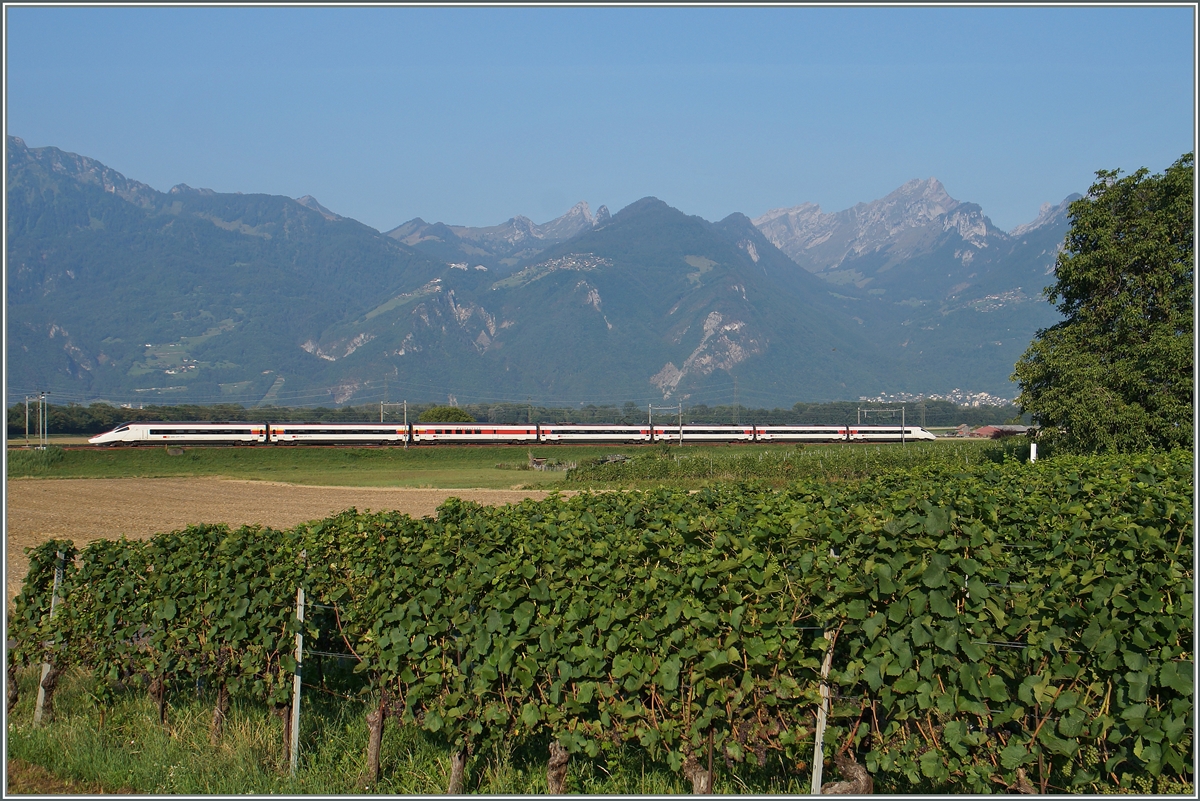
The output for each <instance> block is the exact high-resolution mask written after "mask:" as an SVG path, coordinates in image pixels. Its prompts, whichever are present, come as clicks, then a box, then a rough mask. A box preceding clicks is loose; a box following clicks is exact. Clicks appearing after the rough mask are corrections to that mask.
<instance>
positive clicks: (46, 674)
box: [33, 551, 66, 726]
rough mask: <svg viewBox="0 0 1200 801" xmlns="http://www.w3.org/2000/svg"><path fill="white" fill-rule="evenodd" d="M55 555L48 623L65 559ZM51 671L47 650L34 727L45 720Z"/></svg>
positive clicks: (56, 604)
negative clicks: (56, 558) (56, 557)
mask: <svg viewBox="0 0 1200 801" xmlns="http://www.w3.org/2000/svg"><path fill="white" fill-rule="evenodd" d="M56 555H57V556H58V560H57V561H56V562H55V565H54V589H53V590H52V591H51V592H50V622H53V621H54V610H55V608H57V606H58V588H59V587H60V586H61V585H62V576H63V561H64V560H65V559H66V555H65V554H63V552H62V551H58V552H57V554H56ZM51 670H52V668H51V665H50V654H49V649H47V653H46V655H45V657H44V658H43V661H42V678H41V681H39V682H38V694H37V706H35V707H34V710H33V725H34V726H41V725H42V721H43V720H44V718H45V711H46V688H47V686H53V684H52V683H51V682H48V681H47V679H49V678H50V671H51Z"/></svg>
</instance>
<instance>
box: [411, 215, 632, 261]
mask: <svg viewBox="0 0 1200 801" xmlns="http://www.w3.org/2000/svg"><path fill="white" fill-rule="evenodd" d="M608 219H609V213H608V207H607V206H601V207H600V208H599V209H597V210H596V214H595V216H593V215H592V210H591V208H590V207H589V206H588V204H587V201H580V202H579V203H576V204H575V205H574V206H573V207H572V208H571V210H570V211H568V212H567V213H566V214H564V215H563V216H561V217H559V218H557V219H554V220H551V221H550V222H548V223H543V224H542V225H537V224H536V223H534V222H533V220H530V219H529V218H528V217H522V216H520V215H518V216H516V217H513V218H512V219H510V220H509V221H508V222H505V223H501V224H500V225H493V226H489V227H486V228H471V227H469V226H463V225H446V224H444V223H432V224H430V223H427V222H425V221H424V220H422V219H421V218H420V217H418V218H416V219H414V220H409V221H408V222H406V223H404V224H403V225H399V226H397V227H395V228H393V229H392V230H390V231H388V232H387V235H388V236H390V237H392V238H393V239H397V240H399V241H400V242H403V243H404V244H406V245H410V246H412V247H415V248H417V249H418V250H421V251H424V252H425V253H428V254H429V255H431V256H434V257H436V258H439V259H443V260H445V261H447V262H450V263H462V264H466V265H468V266H470V267H474V266H475V265H482V266H484V267H487V268H488V269H490V270H499V271H500V272H507V271H508V270H510V269H511V268H512V267H513V266H514V265H516V264H517V263H518V262H520V261H521V260H523V259H528V258H530V257H532V256H534V255H536V254H538V253H540V252H541V251H543V250H545V249H546V248H548V247H550V246H552V245H556V244H558V243H559V242H565V241H566V240H568V239H570V238H571V237H573V236H577V235H578V234H580V233H583V232H584V231H589V230H591V229H592V228H595V227H597V226H600V225H603V224H604V223H605V222H607V221H608Z"/></svg>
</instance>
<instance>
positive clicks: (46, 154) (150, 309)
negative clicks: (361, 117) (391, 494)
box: [6, 136, 1074, 405]
mask: <svg viewBox="0 0 1200 801" xmlns="http://www.w3.org/2000/svg"><path fill="white" fill-rule="evenodd" d="M7 160H8V185H7V198H8V203H7V208H8V211H7V224H8V271H7V275H6V289H7V303H8V308H7V312H8V314H7V353H6V360H7V369H8V382H9V387H10V399H9V400H10V401H11V400H12V397H11V396H12V393H13V392H14V391H15V392H17V393H18V394H19V393H21V392H33V391H38V390H43V389H46V390H49V391H50V392H51V393H52V397H55V396H57V397H59V398H63V397H66V398H78V399H108V400H114V401H123V402H130V401H136V400H141V399H144V400H145V401H146V402H173V403H179V402H215V401H221V400H224V401H235V402H244V403H247V404H252V403H280V404H288V405H317V404H324V405H328V404H330V403H334V404H342V403H362V402H370V401H378V400H383V399H385V397H386V398H387V399H390V400H396V399H400V398H406V399H408V400H411V401H434V400H436V401H446V400H448V399H449V400H454V399H455V398H456V397H458V396H461V397H462V398H463V399H464V401H465V400H467V399H470V400H472V401H477V400H479V399H495V400H500V399H523V398H526V397H529V398H533V399H536V400H538V401H540V402H549V403H554V402H564V403H565V402H581V401H588V400H591V401H595V402H601V401H618V402H619V401H624V400H637V401H639V402H641V403H644V402H646V401H647V400H654V402H659V403H663V402H671V403H673V402H675V401H677V400H678V401H683V402H685V403H687V402H706V403H712V402H714V401H717V402H728V401H730V400H732V398H733V393H739V392H740V396H739V400H740V401H741V402H742V403H743V404H744V405H791V404H792V403H794V402H796V401H822V400H836V399H854V398H857V397H859V396H862V395H871V394H878V393H881V392H945V391H948V390H950V389H953V388H963V389H972V390H975V391H986V392H990V393H993V394H996V395H1000V396H1007V397H1011V396H1012V395H1013V394H1014V393H1013V388H1012V386H1011V385H1010V383H1009V380H1008V379H1009V375H1010V374H1011V372H1012V367H1013V364H1014V363H1015V361H1016V359H1017V358H1018V357H1019V356H1020V354H1021V353H1022V352H1023V351H1024V350H1025V348H1026V347H1027V346H1028V344H1029V341H1030V339H1031V338H1032V337H1033V335H1034V333H1035V332H1036V331H1037V330H1038V329H1039V328H1042V327H1045V326H1047V325H1050V324H1052V323H1053V322H1055V321H1056V320H1057V313H1056V312H1055V310H1054V309H1053V307H1051V306H1050V304H1049V303H1047V302H1046V301H1045V300H1044V299H1043V298H1042V297H1041V289H1042V287H1043V286H1045V285H1047V284H1049V283H1051V281H1052V280H1053V279H1052V272H1053V265H1054V258H1055V255H1056V253H1057V250H1058V248H1059V247H1061V243H1062V242H1063V238H1064V235H1065V233H1066V230H1067V226H1068V223H1069V220H1068V217H1067V211H1066V207H1067V204H1068V203H1069V201H1070V200H1072V199H1073V197H1074V196H1073V197H1072V198H1068V199H1066V200H1064V201H1063V203H1061V204H1058V205H1056V206H1050V205H1047V206H1045V207H1043V209H1042V213H1041V214H1040V215H1039V217H1038V219H1036V220H1034V221H1032V222H1031V223H1029V224H1027V225H1024V226H1019V227H1018V228H1016V229H1014V230H1012V231H1009V232H1003V231H1000V230H998V229H997V228H995V226H993V225H992V224H991V222H990V221H989V220H988V218H987V217H986V216H985V215H984V214H983V212H982V210H981V209H980V208H979V206H977V205H975V204H971V203H960V202H959V201H956V200H954V199H953V198H951V197H950V196H949V195H948V194H947V193H946V190H945V189H944V188H943V187H942V185H941V184H940V183H938V182H937V181H936V180H934V179H928V180H924V181H911V182H909V183H907V184H905V185H904V186H902V187H900V188H898V189H897V190H896V191H895V192H893V193H891V194H889V195H888V196H887V197H885V198H882V199H880V200H877V201H874V202H871V203H863V204H859V205H857V206H855V207H853V208H851V209H846V210H844V211H840V212H836V213H825V212H823V211H822V210H821V209H820V208H819V207H817V206H815V205H813V204H804V205H801V206H796V207H793V208H787V209H775V210H772V211H769V212H767V213H766V214H764V215H762V216H761V217H759V218H757V219H754V220H751V219H750V218H748V217H746V216H745V215H742V214H733V215H730V216H729V217H727V218H725V219H724V220H720V221H718V222H709V221H706V220H703V219H701V218H699V217H695V216H690V215H687V214H685V213H684V212H681V211H679V210H677V209H674V208H672V207H671V206H669V205H668V204H666V203H664V202H662V201H661V200H658V199H655V198H644V199H642V200H639V201H637V202H635V203H632V204H630V205H629V206H627V207H625V208H624V209H621V210H620V211H619V212H617V213H616V214H610V213H609V211H608V209H607V208H606V207H604V206H601V207H599V208H598V209H597V210H596V212H594V213H593V212H592V211H591V207H590V206H589V205H588V204H587V203H586V202H581V203H579V204H577V205H576V206H574V207H573V208H572V209H570V210H569V211H568V212H567V213H566V214H564V215H563V216H562V217H559V218H557V219H555V220H552V221H550V222H547V223H544V224H541V225H538V224H535V223H534V222H533V221H531V220H529V219H528V218H526V217H521V216H514V217H513V218H511V219H510V220H508V221H507V222H505V223H502V224H500V225H496V226H491V227H484V228H473V227H468V226H458V225H449V224H445V223H441V222H437V223H427V222H425V221H424V220H421V219H420V218H418V219H414V220H410V221H409V222H406V223H403V224H401V225H399V226H397V227H395V228H393V229H391V230H389V231H387V232H380V231H377V230H375V229H373V228H370V227H368V226H366V225H363V224H361V223H359V222H357V221H355V220H352V219H349V218H346V217H343V216H341V215H338V214H336V213H335V212H333V211H330V210H329V209H327V208H325V207H324V206H322V205H321V204H320V203H319V202H317V200H316V199H314V198H313V197H311V196H305V197H302V198H299V199H292V198H287V197H282V196H273V195H263V194H240V193H235V194H230V193H216V192H212V191H211V190H204V189H192V188H191V187H188V186H186V185H183V184H180V185H178V186H176V187H174V188H172V189H171V190H170V191H168V192H158V191H157V190H154V189H152V188H151V187H149V186H147V185H145V184H142V183H139V182H137V181H133V180H130V179H127V178H125V177H124V176H123V175H121V174H120V173H118V172H116V171H114V170H112V169H110V168H108V167H106V166H105V165H103V164H101V163H99V162H97V161H95V160H93V159H89V158H86V157H84V156H78V155H75V154H70V153H65V152H63V151H61V150H58V149H57V148H53V147H43V148H29V147H27V146H26V145H25V143H24V142H22V141H21V140H20V139H17V138H15V137H11V136H10V137H8V140H7Z"/></svg>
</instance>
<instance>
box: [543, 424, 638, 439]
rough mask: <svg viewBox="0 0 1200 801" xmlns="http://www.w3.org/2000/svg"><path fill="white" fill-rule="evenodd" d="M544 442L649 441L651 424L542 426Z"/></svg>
mask: <svg viewBox="0 0 1200 801" xmlns="http://www.w3.org/2000/svg"><path fill="white" fill-rule="evenodd" d="M541 431H542V442H649V441H650V426H594V425H578V426H577V425H557V426H542V427H541Z"/></svg>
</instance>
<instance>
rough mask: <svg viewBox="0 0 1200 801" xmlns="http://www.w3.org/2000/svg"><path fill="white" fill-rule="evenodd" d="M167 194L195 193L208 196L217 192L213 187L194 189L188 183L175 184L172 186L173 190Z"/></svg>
mask: <svg viewBox="0 0 1200 801" xmlns="http://www.w3.org/2000/svg"><path fill="white" fill-rule="evenodd" d="M167 194H170V195H185V194H193V195H205V196H208V195H215V194H216V192H214V191H213V190H211V189H193V188H192V187H190V186H188V185H187V184H175V185H174V186H172V187H171V191H170V192H168V193H167Z"/></svg>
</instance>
